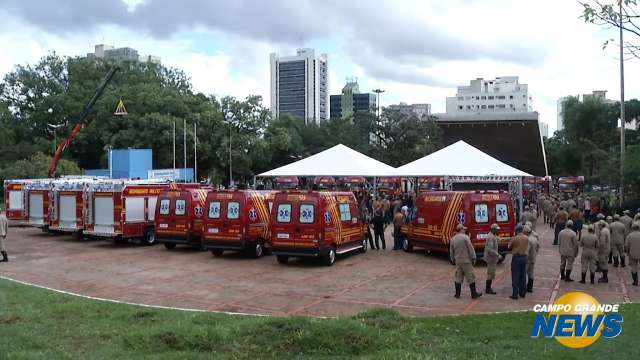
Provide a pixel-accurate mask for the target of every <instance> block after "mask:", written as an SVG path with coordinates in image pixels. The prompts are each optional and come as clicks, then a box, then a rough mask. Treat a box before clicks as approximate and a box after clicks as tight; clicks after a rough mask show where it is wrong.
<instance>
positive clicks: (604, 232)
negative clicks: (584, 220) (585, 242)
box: [598, 220, 611, 283]
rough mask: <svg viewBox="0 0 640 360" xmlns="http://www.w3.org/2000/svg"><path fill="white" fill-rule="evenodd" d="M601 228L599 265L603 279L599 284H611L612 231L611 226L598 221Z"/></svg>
mask: <svg viewBox="0 0 640 360" xmlns="http://www.w3.org/2000/svg"><path fill="white" fill-rule="evenodd" d="M598 228H600V236H598V265H599V266H600V270H601V271H602V277H601V278H600V279H598V282H599V283H608V282H609V263H608V261H607V260H608V259H609V254H610V253H611V231H610V230H609V225H608V224H607V223H606V222H605V221H604V220H600V221H598Z"/></svg>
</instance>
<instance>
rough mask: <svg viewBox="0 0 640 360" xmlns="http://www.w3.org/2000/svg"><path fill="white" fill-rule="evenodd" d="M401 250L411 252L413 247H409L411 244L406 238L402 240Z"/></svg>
mask: <svg viewBox="0 0 640 360" xmlns="http://www.w3.org/2000/svg"><path fill="white" fill-rule="evenodd" d="M402 250H404V251H405V252H412V251H413V245H411V242H409V239H407V238H404V239H402Z"/></svg>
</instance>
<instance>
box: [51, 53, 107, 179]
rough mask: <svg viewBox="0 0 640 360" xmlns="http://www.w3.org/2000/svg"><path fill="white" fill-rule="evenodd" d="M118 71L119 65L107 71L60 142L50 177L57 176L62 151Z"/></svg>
mask: <svg viewBox="0 0 640 360" xmlns="http://www.w3.org/2000/svg"><path fill="white" fill-rule="evenodd" d="M117 71H118V67H117V66H116V67H114V68H112V69H111V70H109V72H108V73H107V76H105V78H104V80H103V81H102V85H100V87H99V88H98V90H96V93H95V94H93V97H91V99H90V100H89V102H88V103H87V104H86V105H85V106H84V109H83V110H82V113H81V114H80V117H79V118H78V121H76V123H75V125H73V128H72V129H71V133H69V136H67V138H66V139H64V140H63V141H62V142H61V143H60V144H58V148H57V149H56V153H55V154H54V155H53V158H52V159H51V162H50V163H49V177H50V178H55V177H56V169H57V168H58V161H60V157H61V156H62V153H63V152H64V150H65V149H66V148H67V146H69V144H71V142H72V141H73V139H74V138H75V137H76V135H78V132H80V129H82V126H83V125H85V124H87V118H88V116H89V112H90V111H91V108H92V107H93V105H94V104H95V103H96V101H97V100H98V98H100V96H101V95H102V93H103V92H104V89H105V88H106V87H107V84H109V82H110V81H111V79H112V78H113V75H115V73H116V72H117Z"/></svg>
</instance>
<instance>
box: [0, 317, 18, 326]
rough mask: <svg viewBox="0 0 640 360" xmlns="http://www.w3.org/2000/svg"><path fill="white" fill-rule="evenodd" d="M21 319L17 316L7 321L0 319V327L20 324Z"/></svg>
mask: <svg viewBox="0 0 640 360" xmlns="http://www.w3.org/2000/svg"><path fill="white" fill-rule="evenodd" d="M21 321H22V318H21V317H19V316H12V317H10V318H7V319H0V325H13V324H15V323H18V322H21Z"/></svg>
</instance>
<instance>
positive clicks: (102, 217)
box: [94, 196, 113, 233]
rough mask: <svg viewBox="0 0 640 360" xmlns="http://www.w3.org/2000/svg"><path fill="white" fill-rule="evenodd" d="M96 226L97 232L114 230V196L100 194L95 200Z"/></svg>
mask: <svg viewBox="0 0 640 360" xmlns="http://www.w3.org/2000/svg"><path fill="white" fill-rule="evenodd" d="M95 204H96V205H95V211H94V212H95V217H96V221H95V226H94V229H95V231H96V232H100V233H112V232H113V197H111V196H98V197H96V201H95Z"/></svg>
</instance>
